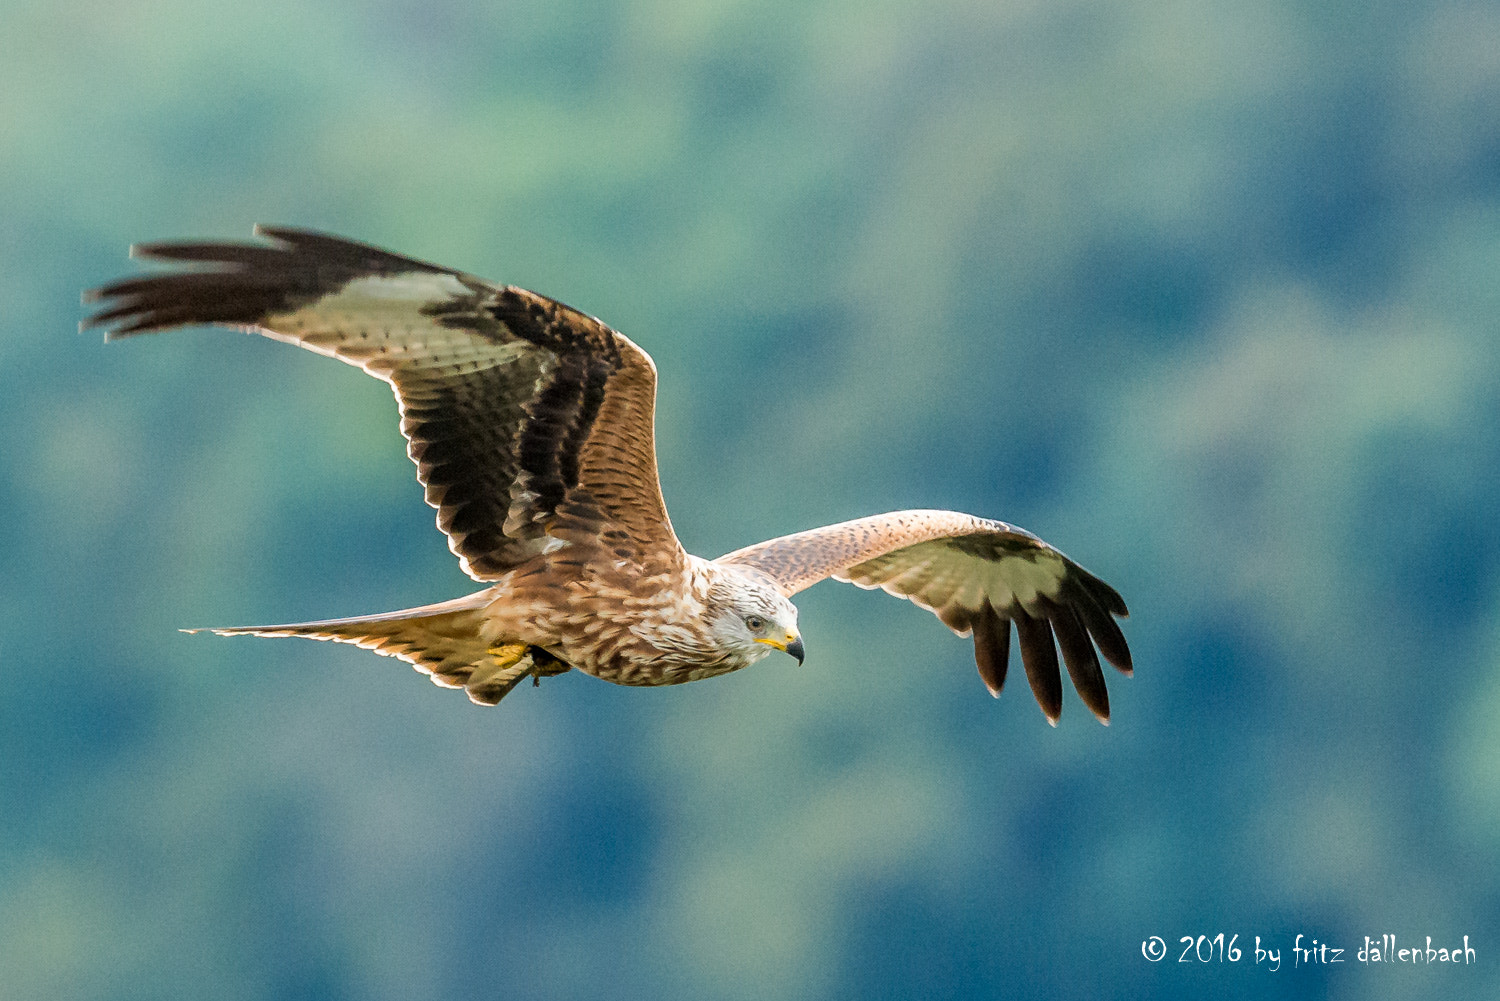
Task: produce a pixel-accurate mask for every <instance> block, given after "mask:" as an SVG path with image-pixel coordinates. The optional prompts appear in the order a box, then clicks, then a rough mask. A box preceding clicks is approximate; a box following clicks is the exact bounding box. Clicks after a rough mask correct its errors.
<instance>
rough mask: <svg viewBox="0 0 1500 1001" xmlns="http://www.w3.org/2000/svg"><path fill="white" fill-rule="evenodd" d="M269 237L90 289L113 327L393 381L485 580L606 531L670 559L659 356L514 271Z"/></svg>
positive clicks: (425, 472) (186, 254)
mask: <svg viewBox="0 0 1500 1001" xmlns="http://www.w3.org/2000/svg"><path fill="white" fill-rule="evenodd" d="M255 232H256V234H257V235H259V236H263V237H267V238H269V240H270V241H271V242H270V243H269V245H256V244H243V243H154V244H142V245H138V246H136V247H133V248H132V253H133V255H134V256H137V257H144V258H148V259H152V260H160V261H168V262H175V263H181V264H186V265H188V266H189V268H187V269H179V270H174V271H167V272H162V273H159V274H151V275H144V276H141V277H136V278H127V279H124V280H122V281H118V282H114V283H113V284H110V285H106V286H104V287H103V288H100V289H97V290H95V291H93V292H91V293H88V295H87V296H86V298H87V300H88V301H91V302H98V303H100V304H101V307H102V308H101V310H100V311H99V312H98V313H97V314H95V315H94V316H92V317H90V318H89V319H88V320H86V321H84V324H83V326H85V327H93V326H100V327H105V328H107V329H108V331H109V334H108V337H109V339H111V340H114V339H116V338H120V337H128V336H133V335H136V334H143V333H149V332H153V331H159V330H167V329H170V328H173V327H182V326H189V325H197V324H221V325H228V326H234V327H242V328H250V329H252V330H253V331H254V332H256V333H260V334H263V335H265V336H267V337H270V338H272V339H274V340H279V341H286V342H288V343H291V344H296V345H299V346H301V347H305V348H308V349H309V350H312V351H316V352H318V353H319V354H324V355H328V356H330V357H333V358H337V359H339V360H340V361H344V362H347V363H349V364H351V365H356V366H358V367H360V368H362V369H363V370H364V371H366V372H368V373H369V374H371V375H373V376H375V377H376V378H378V379H381V380H383V381H385V382H387V383H389V384H390V386H391V387H392V389H393V390H394V391H395V394H396V399H397V401H398V402H399V404H400V408H401V432H402V434H404V435H405V436H406V437H407V439H408V443H409V447H408V452H409V454H410V455H411V458H412V461H414V462H415V463H416V464H417V478H418V479H419V480H420V481H421V482H422V484H423V486H424V487H425V488H426V496H427V502H428V503H429V504H431V505H432V506H433V507H435V508H437V511H438V515H437V521H438V527H439V528H440V529H442V531H443V532H444V533H445V534H446V535H447V536H448V539H449V546H450V548H451V549H452V550H453V552H454V554H455V555H457V556H458V557H459V560H460V561H461V563H462V564H463V567H464V570H465V571H466V572H467V573H468V574H469V575H470V576H472V577H474V578H475V579H476V580H493V579H495V578H497V577H499V576H501V575H502V574H504V573H505V572H506V571H508V570H510V569H512V568H513V567H515V566H517V565H519V564H520V563H522V562H524V561H526V560H528V559H531V558H533V557H535V556H537V555H540V554H543V553H551V552H554V551H556V550H558V549H562V548H566V547H569V546H572V545H579V544H584V543H588V544H592V545H600V544H603V545H607V546H608V547H609V549H610V550H612V558H620V559H630V560H633V561H636V562H641V563H650V562H653V561H661V560H664V559H665V560H679V559H680V558H681V548H680V546H679V545H678V543H677V539H676V536H675V535H674V534H673V533H672V527H671V524H670V522H669V521H668V519H667V512H666V506H665V504H664V503H663V502H662V497H661V488H660V486H659V485H658V480H657V471H656V448H655V441H654V430H653V421H654V410H655V400H656V367H655V365H654V364H652V361H651V359H650V357H649V356H647V354H646V353H645V352H644V351H642V350H641V349H640V348H638V347H637V346H636V345H635V344H633V343H631V341H630V340H629V339H628V338H626V337H624V336H623V335H621V334H619V333H617V332H616V331H614V330H611V329H610V328H609V327H607V326H605V325H604V324H603V323H600V322H599V321H598V320H596V319H594V318H593V317H590V316H587V315H585V314H583V313H580V312H578V311H577V310H575V309H572V308H570V307H568V306H565V305H563V304H562V303H559V302H556V301H555V300H552V299H548V298H546V297H544V296H540V295H537V294H536V293H533V292H528V291H526V290H525V289H520V288H515V287H513V286H501V285H494V284H491V283H489V282H486V281H483V280H482V279H479V278H475V277H474V276H472V275H468V274H464V273H463V272H460V271H454V270H451V269H449V268H443V267H439V266H437V265H434V264H428V263H426V262H424V261H418V260H415V259H413V258H409V257H402V256H400V255H398V254H392V253H389V252H387V251H384V250H380V249H378V248H376V247H371V246H367V245H365V244H361V243H355V242H353V241H350V240H344V239H340V238H338V237H333V236H328V235H325V234H321V233H313V232H308V231H305V230H297V229H286V228H275V227H265V226H258V227H256V230H255Z"/></svg>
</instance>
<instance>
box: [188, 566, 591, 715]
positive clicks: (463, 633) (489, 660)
mask: <svg viewBox="0 0 1500 1001" xmlns="http://www.w3.org/2000/svg"><path fill="white" fill-rule="evenodd" d="M492 598H493V594H492V593H491V592H489V591H480V592H478V593H476V594H471V595H467V596H465V597H463V598H456V599H454V600H453V601H444V602H440V603H438V604H436V605H424V606H423V607H421V608H407V609H404V610H402V611H399V612H386V613H384V614H382V615H366V616H361V617H358V618H352V619H325V620H323V621H321V622H294V623H289V624H287V625H280V626H233V627H229V628H211V627H210V628H208V629H207V631H208V632H213V633H217V634H218V635H220V636H303V637H306V638H307V639H313V640H332V641H333V642H335V643H352V644H354V645H355V646H358V647H363V648H364V649H366V650H373V651H375V652H376V653H378V654H381V655H382V656H385V657H399V658H400V659H401V660H404V661H406V662H407V663H409V664H411V665H412V666H413V667H415V668H416V669H417V670H418V671H421V672H423V673H424V674H427V675H430V676H431V678H432V682H433V684H435V685H441V686H443V687H444V688H462V689H464V690H465V691H466V692H467V693H468V696H469V700H470V701H471V702H474V703H476V704H478V705H482V706H492V705H494V704H495V703H497V702H499V701H500V700H501V699H502V698H504V697H505V694H506V693H507V692H509V691H510V690H511V689H512V688H514V687H515V686H516V684H517V683H518V682H519V681H520V680H521V679H522V678H525V677H527V676H528V675H531V676H533V677H539V676H545V675H552V674H562V673H563V672H564V671H567V670H569V666H568V665H567V664H565V663H563V662H562V661H560V660H558V659H557V658H556V657H553V656H552V655H551V654H549V653H547V652H546V651H545V650H542V649H541V648H540V647H533V646H528V645H527V644H525V643H523V642H520V641H512V640H506V639H504V638H499V639H495V640H487V639H486V638H485V632H486V630H485V629H484V624H485V618H484V609H485V606H487V605H488V604H489V603H490V601H491V599H492ZM203 631H205V630H204V629H184V630H183V632H185V633H197V632H203Z"/></svg>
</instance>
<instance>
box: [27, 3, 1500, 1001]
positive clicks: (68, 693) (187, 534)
mask: <svg viewBox="0 0 1500 1001" xmlns="http://www.w3.org/2000/svg"><path fill="white" fill-rule="evenodd" d="M256 221H262V222H270V223H287V224H296V225H304V226H313V227H320V228H325V229H330V230H333V231H335V232H340V233H344V234H347V235H350V236H353V237H356V238H360V239H365V240H368V241H371V242H375V243H379V244H382V245H385V246H389V247H392V248H394V249H398V250H401V251H404V252H406V253H409V254H413V255H416V256H419V257H423V258H427V259H431V260H436V261H440V262H443V263H446V264H450V265H453V266H455V267H460V268H464V269H466V270H469V271H473V272H475V273H478V274H482V275H486V276H489V277H492V278H495V279H499V280H504V281H507V282H513V283H517V284H521V285H525V286H528V287H531V288H535V289H537V290H539V291H542V292H544V293H547V294H550V295H553V296H556V297H558V298H561V299H563V300H565V301H567V302H569V303H571V304H573V305H576V306H578V307H579V308H582V309H584V310H586V311H588V312H591V313H595V314H597V315H599V316H601V317H603V318H604V319H605V320H606V321H608V322H610V323H611V324H613V325H615V326H616V327H618V328H619V329H621V330H623V331H625V332H626V333H627V334H629V335H630V336H631V337H633V338H634V339H635V340H637V341H638V342H639V343H640V344H642V345H643V346H644V347H645V348H646V349H647V350H649V351H650V352H651V353H652V354H653V355H654V357H655V358H656V360H657V363H658V366H659V368H660V371H661V399H660V407H659V427H658V437H659V443H660V453H661V460H662V479H663V483H664V489H665V492H666V495H667V499H668V503H669V505H670V507H671V510H672V513H673V519H674V522H675V524H676V527H677V529H678V531H679V534H680V535H681V536H682V538H683V540H684V542H685V544H686V545H687V546H688V548H689V549H690V550H692V551H694V552H698V553H700V554H703V555H707V556H713V555H717V554H719V553H722V552H725V551H728V550H730V549H734V548H737V547H739V546H741V545H745V544H747V543H750V542H753V541H756V540H758V539H761V538H765V537H768V536H771V535H776V534H780V533H784V532H790V531H795V530H798V529H801V528H806V527H809V526H812V525H816V524H820V523H824V522H828V521H833V520H838V519H841V518H847V517H854V516H857V515H861V514H867V513H872V512H875V511H880V510H888V509H891V508H896V507H908V506H925V507H951V508H958V509H963V510H970V511H974V512H976V513H980V514H984V515H989V516H994V517H999V518H1004V519H1006V520H1009V521H1012V522H1015V523H1017V524H1020V525H1024V526H1025V527H1027V528H1030V529H1032V530H1034V531H1036V532H1038V533H1039V534H1041V535H1042V536H1043V537H1044V538H1047V539H1048V540H1049V541H1052V542H1053V543H1055V544H1057V545H1058V546H1060V547H1061V548H1063V549H1064V550H1066V551H1068V552H1069V553H1071V554H1073V555H1074V556H1076V557H1078V558H1079V559H1080V560H1081V561H1082V562H1084V563H1085V564H1086V565H1088V566H1089V567H1090V568H1091V569H1093V570H1095V571H1096V572H1098V573H1099V574H1101V575H1102V576H1104V577H1105V578H1106V579H1107V580H1109V581H1110V582H1112V583H1113V584H1115V585H1116V586H1117V587H1118V588H1119V589H1120V590H1121V591H1122V592H1123V593H1124V595H1125V596H1126V598H1127V600H1128V601H1129V602H1130V605H1131V608H1132V611H1133V613H1134V615H1133V617H1132V619H1131V620H1130V621H1129V622H1128V623H1127V626H1126V629H1127V633H1128V635H1129V637H1130V640H1131V642H1132V645H1133V647H1134V649H1135V651H1136V664H1137V668H1138V674H1137V677H1135V678H1134V679H1131V680H1123V679H1116V680H1115V681H1114V682H1113V684H1112V697H1113V703H1114V706H1115V722H1114V725H1112V726H1111V727H1109V728H1108V729H1106V728H1103V727H1100V726H1098V725H1097V724H1096V723H1094V722H1093V721H1092V719H1090V718H1089V716H1088V714H1087V713H1086V712H1085V711H1083V708H1082V706H1081V705H1080V704H1079V702H1078V701H1077V699H1076V698H1075V697H1074V696H1072V695H1071V694H1069V696H1068V701H1067V702H1066V704H1065V710H1064V715H1063V720H1062V724H1061V726H1060V727H1059V728H1058V729H1057V730H1052V729H1051V728H1049V727H1047V726H1046V725H1045V722H1044V721H1043V719H1042V717H1041V715H1040V713H1039V712H1038V711H1037V709H1036V707H1035V705H1034V704H1033V703H1032V702H1031V700H1030V698H1029V696H1028V695H1027V693H1026V692H1025V690H1024V685H1022V686H1020V687H1019V688H1017V686H1016V685H1015V684H1014V683H1013V685H1012V688H1011V690H1009V691H1007V693H1006V694H1005V696H1004V697H1003V698H1002V699H1000V700H999V701H998V702H994V701H991V700H990V699H989V698H988V697H987V696H986V695H985V692H984V689H983V687H982V686H981V684H980V682H979V681H978V679H977V678H976V677H975V672H974V667H973V664H972V659H971V653H970V647H969V644H967V643H965V642H960V641H958V640H955V639H954V638H953V637H951V636H950V635H948V634H947V632H946V631H945V630H944V629H942V627H941V626H940V625H939V624H938V623H936V622H935V621H934V620H932V618H931V617H930V616H928V615H927V614H926V613H924V612H922V611H920V610H918V609H915V608H912V607H909V606H907V605H904V604H900V603H897V602H894V601H892V600H891V599H888V598H885V597H884V596H882V595H879V594H868V593H864V592H860V591H857V590H855V589H853V588H847V587H843V586H840V585H835V584H824V585H820V586H819V587H817V588H815V589H813V590H812V591H810V592H807V593H805V594H804V595H803V596H802V597H801V598H800V599H799V604H800V606H801V608H802V624H803V628H804V632H805V635H806V639H807V645H808V650H809V661H808V664H807V666H806V667H804V668H801V669H799V668H797V667H796V666H795V665H794V664H793V663H792V662H791V661H790V660H789V659H786V658H777V659H774V660H771V661H767V662H765V663H763V664H761V665H760V666H758V667H756V668H755V669H753V670H750V671H746V672H744V673H742V674H740V675H736V676H731V677H729V678H725V679H719V680H716V681H713V682H711V683H703V684H694V685H689V686H686V687H682V688H676V689H667V690H660V691H641V690H629V689H621V688H615V687H613V686H610V685H606V684H604V683H601V682H598V681H596V680H594V679H591V678H588V677H585V676H582V675H577V674H574V675H569V676H566V677H563V678H559V679H554V680H550V681H548V682H546V683H544V684H543V686H542V688H541V690H540V691H533V690H531V689H529V688H527V689H523V690H520V691H518V692H517V693H516V694H514V695H512V696H511V697H510V698H509V699H507V700H506V702H505V703H504V704H503V705H502V706H501V707H499V708H498V709H495V710H481V709H478V708H475V707H473V706H471V705H469V704H468V703H467V701H466V700H465V699H464V698H463V697H462V696H461V695H459V694H456V693H453V692H445V691H441V690H439V689H436V688H434V687H432V686H431V685H429V684H427V683H426V682H425V681H424V680H422V679H421V678H420V677H419V676H417V675H415V674H414V673H413V672H411V671H410V670H409V669H408V668H407V667H406V666H405V665H402V664H400V663H399V662H396V661H389V660H383V659H380V658H376V657H373V656H371V655H369V654H366V653H362V652H359V651H355V650H350V649H347V648H343V647H332V646H328V645H323V644H311V643H298V642H293V641H251V640H220V639H217V638H213V637H207V636H193V637H189V636H184V635H182V634H180V633H178V632H176V628H177V627H179V626H192V625H205V624H209V625H212V624H238V623H253V622H262V621H285V620H289V619H291V620H295V619H303V618H319V617H327V616H338V615H353V614H360V613H366V612H374V611H382V610H387V609H393V608H400V607H406V606H410V605H416V604H422V603H426V602H430V601H436V600H440V599H443V598H447V597H452V596H456V595H458V594H462V593H465V592H466V591H467V590H470V589H472V587H473V585H472V584H471V583H470V582H468V581H467V580H466V579H465V578H463V577H462V575H461V574H460V572H459V571H458V569H457V566H456V565H455V563H454V561H453V559H452V558H451V556H450V555H449V554H448V552H447V550H446V547H445V546H444V545H443V540H442V538H441V537H440V536H439V535H438V534H437V533H436V531H435V530H434V529H433V526H432V513H431V511H430V510H429V509H428V508H426V507H425V506H424V505H423V503H422V500H421V492H420V490H419V488H418V487H417V485H416V484H415V482H414V480H413V476H412V470H411V468H410V465H409V463H408V462H407V460H406V458H405V455H404V451H403V447H402V442H401V440H400V438H399V435H398V434H397V432H396V427H395V407H394V404H393V402H392V401H391V399H390V397H389V393H388V391H387V390H386V388H385V387H383V386H381V385H380V384H378V383H376V382H375V381H374V380H370V379H368V378H365V377H364V376H362V375H360V374H359V373H358V372H356V371H355V370H353V369H349V368H345V367H343V366H339V365H335V364H332V363H330V362H328V361H326V360H325V359H320V358H317V357H314V356H313V355H311V354H308V353H303V352H296V351H292V350H289V349H287V348H286V347H284V346H282V345H277V344H273V343H270V342H266V341H262V340H259V339H255V338H247V337H241V336H238V335H234V334H231V333H226V332H220V331H214V332H209V331H193V332H183V333H175V334H171V335H166V336H160V337H155V338H148V339H143V340H141V341H135V342H131V343H128V344H121V345H115V346H111V347H104V346H102V345H101V344H100V340H99V338H98V337H97V336H96V335H94V334H92V333H90V334H88V335H84V336H79V335H75V334H74V333H73V328H74V325H75V323H76V322H77V320H78V318H79V316H80V315H81V314H80V309H79V307H78V292H79V290H80V289H82V288H84V287H87V286H91V285H96V284H99V283H101V282H103V281H106V280H109V279H112V278H115V277H117V276H119V275H122V274H126V273H131V272H132V271H133V270H134V269H135V267H136V266H135V265H132V264H130V263H128V262H127V261H126V260H125V259H124V249H125V247H126V245H127V244H128V243H130V242H132V241H138V240H150V239H164V238H183V237H194V238H200V237H217V238H231V237H243V236H248V231H249V226H250V224H251V223H252V222H256ZM1497 278H1500V5H1497V4H1496V3H1494V2H1421V3H1413V2H1409V0H1403V2H1400V3H1390V2H1373V3H1358V4H1355V3H1337V2H1334V3H1330V2H1328V0H1303V2H1294V0H1250V2H1231V0H1189V2H1167V0H1161V2H1140V3H1132V4H1119V3H1106V2H1098V0H1060V2H1046V3H1043V2H1015V3H987V4H976V3H968V2H945V0H893V2H876V3H871V2H870V0H858V2H852V0H821V2H814V3H788V2H781V3H752V2H691V3H685V2H669V0H658V2H650V0H626V2H608V3H576V2H562V3H548V4H535V5H528V4H513V3H503V2H501V3H494V2H492V3H438V4H435V5H432V4H428V3H426V2H418V0H370V2H364V3H353V2H345V3H303V2H286V0H272V2H268V3H259V4H247V3H239V2H224V0H208V2H201V3H185V2H181V0H157V2H143V0H125V2H118V3H60V4H53V5H44V4H38V3H24V2H14V0H0V303H3V306H0V414H3V428H4V431H5V434H4V435H3V437H0V450H3V452H0V510H3V511H4V514H5V517H4V518H3V521H0V553H3V554H4V555H3V557H0V565H3V567H4V568H5V570H4V573H3V574H0V997H4V998H11V997H14V998H39V997H67V998H76V999H96V998H97V999H105V998H197V997H210V996H211V997H215V998H224V999H262V998H265V999H270V998H320V999H324V998H332V999H339V998H371V999H402V1001H410V999H428V998H444V999H446V998H502V997H527V998H578V997H601V998H604V997H609V998H617V997H651V998H674V999H675V998H683V999H688V998H692V999H698V998H712V999H717V998H725V999H728V998H764V997H796V998H819V999H832V998H853V997H858V998H885V997H889V998H912V997H975V998H978V997H998V996H1013V997H1048V998H1061V997H1089V998H1103V997H1136V996H1153V997H1173V996H1181V997H1202V996H1209V995H1213V996H1218V997H1260V996H1273V995H1279V996H1298V997H1312V998H1318V997H1329V998H1366V997H1376V996H1382V997H1412V998H1416V997H1432V996H1449V997H1494V996H1500V994H1497V989H1500V975H1497V972H1496V971H1497V965H1496V957H1497V956H1500V951H1497V950H1500V670H1497V668H1500V664H1497V660H1500V588H1497V586H1496V579H1495V577H1496V575H1495V573H1494V567H1495V565H1496V562H1497V557H1500V489H1497V467H1500V342H1497V333H1500V281H1497ZM1219 931H1223V932H1226V933H1228V934H1235V933H1238V934H1239V935H1240V945H1241V946H1248V945H1249V944H1250V940H1251V939H1253V937H1254V936H1256V935H1259V936H1261V937H1262V938H1263V939H1264V940H1266V941H1267V942H1270V943H1274V944H1275V945H1277V946H1279V947H1281V948H1282V949H1283V950H1286V949H1288V948H1289V947H1290V945H1291V943H1292V940H1293V939H1294V937H1295V936H1296V934H1298V933H1303V934H1304V935H1306V936H1307V937H1308V938H1317V939H1319V940H1320V941H1331V942H1334V943H1335V944H1338V945H1342V946H1346V947H1349V948H1350V949H1351V952H1350V953H1349V955H1350V956H1351V958H1352V949H1353V948H1354V947H1357V946H1358V945H1360V944H1361V940H1362V939H1363V937H1364V936H1366V935H1371V936H1375V937H1378V936H1379V935H1381V934H1382V933H1387V932H1391V933H1395V934H1397V935H1398V936H1400V937H1401V938H1402V939H1403V940H1406V941H1408V942H1416V941H1420V939H1421V938H1423V937H1425V936H1426V935H1429V934H1430V935H1433V936H1435V937H1436V938H1437V939H1438V940H1439V941H1441V942H1448V941H1452V940H1461V938H1462V936H1463V935H1468V936H1470V940H1471V942H1472V943H1473V944H1474V945H1476V947H1477V949H1478V954H1479V957H1480V963H1479V965H1477V966H1469V967H1458V968H1454V969H1438V968H1431V969H1429V968H1417V969H1412V968H1400V969H1385V968H1368V967H1363V966H1361V965H1359V964H1358V963H1357V962H1351V963H1347V964H1345V965H1342V966H1337V967H1314V968H1312V969H1308V968H1305V967H1304V968H1300V969H1289V968H1286V967H1285V966H1284V968H1283V969H1282V970H1280V971H1279V972H1276V973H1274V974H1273V973H1270V972H1268V971H1267V970H1266V969H1265V968H1264V965H1263V966H1262V967H1261V968H1260V969H1257V968H1255V966H1254V965H1253V963H1252V962H1250V959H1251V958H1253V957H1251V956H1247V957H1245V958H1242V959H1241V961H1240V962H1239V963H1237V964H1227V963H1226V964H1212V965H1207V966H1200V965H1197V964H1177V963H1175V962H1174V960H1175V959H1176V956H1177V952H1178V948H1177V947H1175V946H1174V947H1173V948H1172V951H1171V953H1170V955H1169V958H1168V961H1166V962H1163V963H1160V964H1155V965H1153V964H1151V963H1148V962H1146V961H1145V960H1144V959H1143V958H1142V955H1141V942H1142V940H1143V939H1145V938H1146V937H1147V936H1150V935H1160V936H1162V937H1164V938H1165V939H1166V940H1167V941H1168V942H1169V943H1175V942H1176V940H1177V938H1178V937H1180V936H1182V935H1188V934H1197V933H1200V932H1202V933H1208V934H1214V933H1216V932H1219ZM1247 951H1248V950H1247ZM1285 960H1286V964H1289V963H1290V956H1289V954H1287V955H1286V956H1285Z"/></svg>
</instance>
